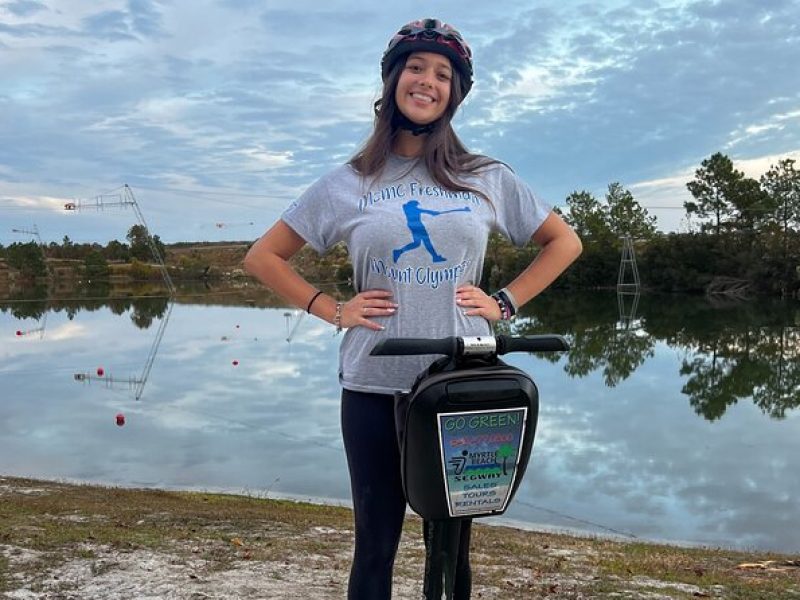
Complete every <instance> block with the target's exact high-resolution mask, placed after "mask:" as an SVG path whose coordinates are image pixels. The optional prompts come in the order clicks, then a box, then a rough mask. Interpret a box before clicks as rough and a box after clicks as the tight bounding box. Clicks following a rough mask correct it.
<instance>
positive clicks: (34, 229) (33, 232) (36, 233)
mask: <svg viewBox="0 0 800 600" xmlns="http://www.w3.org/2000/svg"><path fill="white" fill-rule="evenodd" d="M11 231H13V232H14V233H26V234H28V235H32V236H33V237H35V238H36V242H37V243H38V244H39V245H40V246H43V245H44V244H42V238H41V237H40V236H39V228H38V227H37V226H36V223H34V224H33V227H32V228H31V229H12V230H11Z"/></svg>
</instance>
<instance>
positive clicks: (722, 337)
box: [0, 288, 800, 552]
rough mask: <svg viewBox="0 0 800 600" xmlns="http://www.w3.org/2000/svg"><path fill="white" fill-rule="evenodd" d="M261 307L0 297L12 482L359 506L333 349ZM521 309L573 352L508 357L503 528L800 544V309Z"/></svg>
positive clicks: (2, 428)
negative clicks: (512, 451)
mask: <svg viewBox="0 0 800 600" xmlns="http://www.w3.org/2000/svg"><path fill="white" fill-rule="evenodd" d="M259 293H260V292H258V290H257V288H253V289H251V290H250V291H249V292H246V293H244V294H242V293H241V290H240V291H233V290H217V291H207V292H204V293H199V294H196V295H187V294H185V293H182V292H179V296H178V298H177V302H176V303H174V304H170V303H169V302H168V301H167V300H166V299H164V298H126V299H109V298H97V299H92V298H91V294H88V295H89V297H84V298H82V299H72V300H70V299H65V300H36V299H27V300H22V301H14V302H12V301H5V302H3V303H0V310H1V311H2V312H0V397H1V398H2V402H0V474H6V475H18V476H28V477H38V478H48V479H64V480H79V481H89V482H99V483H104V484H113V485H121V486H147V487H160V488H180V489H201V490H225V491H233V492H239V493H249V494H254V495H259V496H270V497H290V498H300V499H315V500H324V501H328V502H336V503H342V504H347V503H348V502H349V498H350V491H349V484H348V479H347V469H346V463H345V459H344V452H343V448H342V443H341V439H340V432H339V388H338V385H337V378H336V372H337V350H338V343H339V339H340V338H338V337H336V336H334V335H333V327H332V326H330V325H327V324H325V323H322V322H321V321H318V320H317V319H315V318H313V317H306V316H304V315H303V314H302V312H301V311H297V310H295V309H287V308H283V307H269V306H263V302H260V301H254V300H253V297H256V298H258V297H259ZM525 309H526V310H524V311H523V314H522V315H521V317H520V318H519V319H517V320H516V321H515V322H514V323H513V324H512V326H511V330H512V332H513V333H518V334H527V333H558V334H562V335H564V336H565V337H566V338H567V339H568V341H569V342H570V344H571V345H572V350H571V351H570V352H569V353H567V354H564V355H527V354H522V355H519V354H517V355H509V356H508V357H507V361H508V362H510V363H512V364H514V365H516V366H518V367H520V368H522V369H524V370H526V371H527V372H529V373H530V374H531V375H532V376H533V378H534V379H535V381H536V382H537V385H538V387H539V392H540V401H541V406H540V418H539V428H538V432H537V436H536V441H535V445H534V451H533V455H532V457H531V462H530V464H529V467H528V471H527V473H526V476H525V479H524V481H523V482H522V484H521V486H520V489H519V491H518V493H517V496H516V498H515V500H514V502H513V503H512V505H511V507H510V508H509V510H508V512H507V513H506V515H505V517H503V518H501V519H497V520H498V521H501V522H513V523H515V524H522V525H524V526H536V527H548V528H554V529H559V530H562V529H567V530H580V531H582V532H586V533H590V534H598V535H617V536H622V537H624V538H628V539H637V538H638V539H648V540H664V541H671V542H682V543H691V544H704V545H712V546H725V547H737V548H746V549H759V550H778V551H788V552H800V534H799V533H798V528H797V523H798V522H800V503H798V501H797V499H798V498H800V477H798V468H797V465H796V457H797V455H798V449H800V410H799V408H798V407H800V360H798V358H799V357H798V353H799V352H800V350H798V349H799V348H800V304H799V303H797V302H783V301H778V300H774V299H756V300H751V301H746V302H745V301H738V302H732V301H720V300H713V301H712V300H709V299H706V298H694V297H682V296H675V297H672V296H650V295H642V296H640V297H638V296H617V295H616V294H615V293H578V294H564V293H548V294H546V295H544V296H542V297H541V298H538V299H537V300H535V301H534V302H532V303H531V304H530V305H529V306H526V307H525ZM287 339H288V341H287ZM118 416H119V417H121V419H120V420H119V421H118ZM118 422H119V424H118Z"/></svg>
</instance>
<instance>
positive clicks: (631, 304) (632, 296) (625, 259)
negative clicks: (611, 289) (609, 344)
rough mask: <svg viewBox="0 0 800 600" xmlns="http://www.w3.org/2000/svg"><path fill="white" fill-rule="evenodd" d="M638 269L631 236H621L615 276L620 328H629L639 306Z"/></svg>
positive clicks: (639, 286) (632, 323)
mask: <svg viewBox="0 0 800 600" xmlns="http://www.w3.org/2000/svg"><path fill="white" fill-rule="evenodd" d="M640 288H641V282H640V281H639V269H638V267H637V266H636V251H635V250H634V248H633V240H632V239H631V236H629V235H626V236H625V237H623V238H622V257H621V258H620V261H619V275H618V276H617V305H618V307H619V324H620V327H621V328H622V329H630V328H631V327H632V326H633V325H634V322H635V321H636V309H637V308H638V307H639V290H640Z"/></svg>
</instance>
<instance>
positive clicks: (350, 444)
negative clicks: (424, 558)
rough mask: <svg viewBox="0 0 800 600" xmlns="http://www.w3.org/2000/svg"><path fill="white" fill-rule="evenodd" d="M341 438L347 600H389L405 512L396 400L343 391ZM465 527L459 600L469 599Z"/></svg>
mask: <svg viewBox="0 0 800 600" xmlns="http://www.w3.org/2000/svg"><path fill="white" fill-rule="evenodd" d="M342 436H343V437H344V449H345V452H346V454H347V466H348V469H349V470H350V487H351V490H352V495H353V510H354V516H355V537H356V540H355V542H356V543H355V553H354V556H353V566H352V568H351V569H350V582H349V585H348V591H347V598H348V600H389V599H390V598H391V597H392V567H393V566H394V559H395V555H396V554H397V546H398V544H399V543H400V533H401V531H402V529H403V519H404V518H405V511H406V499H405V496H404V495H403V485H402V481H401V478H400V452H399V450H398V446H397V434H396V433H395V425H394V399H393V398H392V396H389V395H386V394H369V393H364V392H353V391H350V390H342ZM464 523H465V525H464V526H463V527H462V533H461V546H460V547H459V556H458V567H457V573H456V589H455V594H454V598H455V600H467V599H468V598H469V597H470V588H471V575H470V567H469V538H470V527H469V521H465V522H464ZM421 588H422V583H421V582H420V589H421Z"/></svg>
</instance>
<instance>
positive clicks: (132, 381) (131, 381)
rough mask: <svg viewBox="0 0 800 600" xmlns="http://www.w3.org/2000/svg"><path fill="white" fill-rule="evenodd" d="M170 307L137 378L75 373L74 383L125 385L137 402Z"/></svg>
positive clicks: (165, 324)
mask: <svg viewBox="0 0 800 600" xmlns="http://www.w3.org/2000/svg"><path fill="white" fill-rule="evenodd" d="M172 306H173V302H170V303H169V306H168V308H167V312H165V313H164V317H163V318H162V319H161V322H160V323H159V324H158V331H156V336H155V338H153V343H152V345H151V346H150V352H149V353H148V354H147V359H146V360H145V363H144V368H143V369H142V373H141V375H140V376H139V377H128V378H127V379H115V378H114V377H113V376H111V375H107V376H106V375H101V374H99V373H98V374H97V375H92V374H91V373H75V375H74V376H73V378H74V379H75V381H83V382H84V383H87V382H92V381H101V382H103V383H104V384H105V385H106V387H108V388H114V387H115V386H116V385H123V386H124V385H127V387H128V389H132V390H134V398H135V399H136V400H139V399H140V398H141V397H142V394H143V393H144V386H145V384H146V383H147V378H148V377H150V369H151V368H152V367H153V362H154V361H155V359H156V354H157V353H158V347H159V346H160V345H161V339H162V338H163V337H164V330H165V329H166V328H167V323H168V322H169V318H170V316H171V315H172Z"/></svg>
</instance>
